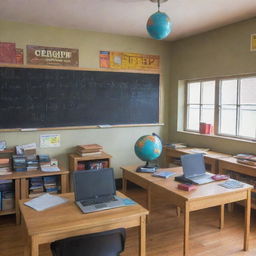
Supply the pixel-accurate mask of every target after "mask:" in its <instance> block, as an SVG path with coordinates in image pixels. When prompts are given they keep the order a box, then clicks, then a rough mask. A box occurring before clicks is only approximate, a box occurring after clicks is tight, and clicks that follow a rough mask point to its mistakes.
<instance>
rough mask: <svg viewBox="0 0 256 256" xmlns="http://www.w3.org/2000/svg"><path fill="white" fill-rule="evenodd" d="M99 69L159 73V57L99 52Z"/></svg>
mask: <svg viewBox="0 0 256 256" xmlns="http://www.w3.org/2000/svg"><path fill="white" fill-rule="evenodd" d="M100 67H101V68H113V69H128V70H129V69H130V70H148V71H159V69H160V56H159V55H148V54H140V53H126V52H109V51H100Z"/></svg>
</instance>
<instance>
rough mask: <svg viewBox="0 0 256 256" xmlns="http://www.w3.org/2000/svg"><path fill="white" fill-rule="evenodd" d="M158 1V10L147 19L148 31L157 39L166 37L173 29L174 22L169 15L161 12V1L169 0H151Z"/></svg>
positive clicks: (152, 0)
mask: <svg viewBox="0 0 256 256" xmlns="http://www.w3.org/2000/svg"><path fill="white" fill-rule="evenodd" d="M150 1H151V2H154V3H157V6H158V11H157V12H155V13H153V14H152V15H151V16H150V17H149V18H148V21H147V31H148V33H149V35H150V36H151V37H152V38H154V39H157V40H161V39H164V38H166V37H167V36H168V35H169V34H170V33H171V31H172V22H171V20H170V18H169V17H168V15H167V14H166V13H164V12H160V3H163V2H166V1H168V0H150Z"/></svg>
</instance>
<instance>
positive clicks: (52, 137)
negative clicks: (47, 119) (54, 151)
mask: <svg viewBox="0 0 256 256" xmlns="http://www.w3.org/2000/svg"><path fill="white" fill-rule="evenodd" d="M56 147H60V134H43V135H40V148H56Z"/></svg>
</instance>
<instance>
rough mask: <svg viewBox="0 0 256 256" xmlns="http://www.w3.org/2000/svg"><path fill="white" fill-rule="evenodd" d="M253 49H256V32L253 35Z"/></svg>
mask: <svg viewBox="0 0 256 256" xmlns="http://www.w3.org/2000/svg"><path fill="white" fill-rule="evenodd" d="M251 51H256V34H252V35H251Z"/></svg>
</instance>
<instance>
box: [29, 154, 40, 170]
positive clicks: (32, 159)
mask: <svg viewBox="0 0 256 256" xmlns="http://www.w3.org/2000/svg"><path fill="white" fill-rule="evenodd" d="M38 169H39V166H38V159H37V156H36V155H35V154H33V155H28V156H27V170H28V171H37V170H38Z"/></svg>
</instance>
